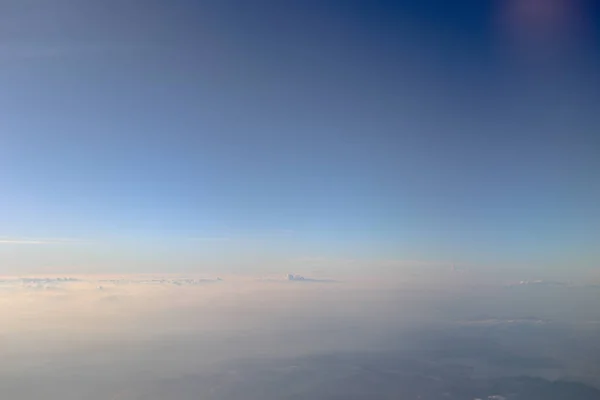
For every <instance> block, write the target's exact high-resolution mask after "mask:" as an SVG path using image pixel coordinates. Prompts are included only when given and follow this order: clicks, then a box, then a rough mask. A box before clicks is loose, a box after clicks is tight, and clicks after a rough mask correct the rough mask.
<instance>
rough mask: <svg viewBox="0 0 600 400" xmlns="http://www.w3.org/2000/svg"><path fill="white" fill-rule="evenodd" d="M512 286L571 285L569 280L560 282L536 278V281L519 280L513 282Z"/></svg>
mask: <svg viewBox="0 0 600 400" xmlns="http://www.w3.org/2000/svg"><path fill="white" fill-rule="evenodd" d="M512 286H550V287H562V286H569V283H568V282H560V281H545V280H541V279H539V280H534V281H528V280H525V281H519V282H518V283H515V284H513V285H512Z"/></svg>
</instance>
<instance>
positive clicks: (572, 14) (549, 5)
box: [499, 0, 584, 43]
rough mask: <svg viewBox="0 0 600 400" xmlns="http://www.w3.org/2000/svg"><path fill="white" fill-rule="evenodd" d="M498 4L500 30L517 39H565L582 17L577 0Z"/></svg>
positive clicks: (505, 1) (522, 0) (524, 0)
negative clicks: (501, 27) (501, 28)
mask: <svg viewBox="0 0 600 400" xmlns="http://www.w3.org/2000/svg"><path fill="white" fill-rule="evenodd" d="M499 4H500V5H501V6H500V8H501V10H500V20H501V24H502V26H503V30H504V31H505V33H508V34H509V36H511V37H512V38H513V39H515V40H517V41H519V42H525V43H527V42H529V43H531V42H538V43H539V42H546V43H553V42H555V41H560V40H564V39H567V38H568V37H570V36H572V35H573V34H574V33H575V32H576V31H577V30H579V29H580V28H581V26H579V25H580V24H581V23H582V21H583V20H584V18H583V7H582V2H581V1H580V0H503V1H501V2H499Z"/></svg>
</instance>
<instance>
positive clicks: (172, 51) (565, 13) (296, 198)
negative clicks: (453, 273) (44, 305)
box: [0, 0, 600, 275]
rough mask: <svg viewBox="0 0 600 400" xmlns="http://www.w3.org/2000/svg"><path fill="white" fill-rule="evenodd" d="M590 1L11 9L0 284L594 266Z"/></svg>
mask: <svg viewBox="0 0 600 400" xmlns="http://www.w3.org/2000/svg"><path fill="white" fill-rule="evenodd" d="M598 12H599V10H598V6H597V5H595V4H594V3H593V2H592V1H589V2H585V1H568V2H567V1H566V0H565V1H561V0H551V1H550V0H549V1H544V2H541V1H535V0H511V1H508V0H507V1H502V2H500V1H481V0H477V1H475V0H465V1H461V2H448V1H441V0H440V1H434V0H426V1H419V2H415V1H369V2H366V1H365V2H363V1H351V0H344V1H341V0H340V1H334V0H328V1H312V0H306V1H289V2H281V1H262V0H261V1H256V2H243V1H238V2H233V1H219V2H217V1H207V2H197V1H184V0H172V1H169V2H164V1H141V0H139V1H138V0H129V1H112V0H109V1H105V2H96V1H87V0H82V1H77V2H74V1H63V0H53V1H47V0H39V1H35V0H31V1H16V0H0V87H1V88H2V90H1V91H0V190H1V191H0V274H2V273H17V274H20V273H29V272H32V271H41V270H43V271H54V272H60V271H62V270H68V271H75V272H81V273H91V272H105V271H111V272H114V271H115V270H119V271H127V272H144V271H157V270H160V271H162V272H175V271H181V270H186V271H190V270H194V271H195V270H210V269H212V270H216V271H245V272H246V271H261V272H262V271H265V270H273V271H275V270H277V271H279V269H282V270H286V271H284V272H288V271H287V269H289V268H291V267H296V268H299V269H301V268H302V267H303V266H305V265H308V264H310V265H311V268H312V267H313V266H315V265H317V264H318V265H319V268H321V266H323V265H324V266H325V267H327V265H329V268H330V270H329V273H331V274H333V275H335V273H338V272H340V271H343V270H344V268H346V269H348V268H359V269H360V268H363V269H364V270H365V271H368V268H369V266H372V265H384V267H381V268H382V269H386V268H387V269H394V268H400V267H401V266H403V265H407V264H411V263H412V264H414V265H438V264H439V265H452V264H457V265H460V266H462V265H464V266H467V267H469V268H473V269H475V268H481V269H484V268H488V267H501V268H504V267H506V268H509V267H513V268H517V269H518V268H525V267H535V268H538V269H539V270H540V271H541V270H546V271H547V270H552V271H562V272H564V273H571V272H572V271H575V270H578V271H591V270H593V269H594V268H597V267H598V263H599V262H600V250H598V249H600V246H598V243H599V242H600V208H599V207H598V204H600V136H599V135H598V132H600V116H599V114H598V109H599V107H600V79H599V76H600V75H599V74H598V71H599V68H600V54H599V53H600V50H599V49H600V46H598V39H600V26H598V22H597V21H600V18H598ZM315 259H317V260H320V261H319V262H318V263H314V261H311V262H309V263H308V264H303V261H302V260H315ZM323 260H330V262H327V261H323ZM357 260H358V261H357ZM311 263H312V264H311ZM313 264H314V265H313ZM357 266H358V267H357ZM315 268H317V267H316V266H315Z"/></svg>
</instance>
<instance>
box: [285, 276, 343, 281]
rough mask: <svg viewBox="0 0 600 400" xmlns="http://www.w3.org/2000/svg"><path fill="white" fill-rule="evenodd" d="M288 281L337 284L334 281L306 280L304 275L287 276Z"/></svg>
mask: <svg viewBox="0 0 600 400" xmlns="http://www.w3.org/2000/svg"><path fill="white" fill-rule="evenodd" d="M286 280H287V281H291V282H335V281H334V280H332V279H314V278H306V277H304V276H302V275H297V274H287V275H286Z"/></svg>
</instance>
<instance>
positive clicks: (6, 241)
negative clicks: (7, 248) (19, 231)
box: [0, 237, 82, 244]
mask: <svg viewBox="0 0 600 400" xmlns="http://www.w3.org/2000/svg"><path fill="white" fill-rule="evenodd" d="M81 242H82V241H81V240H78V239H64V238H56V239H40V238H10V237H4V238H0V244H66V243H81Z"/></svg>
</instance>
